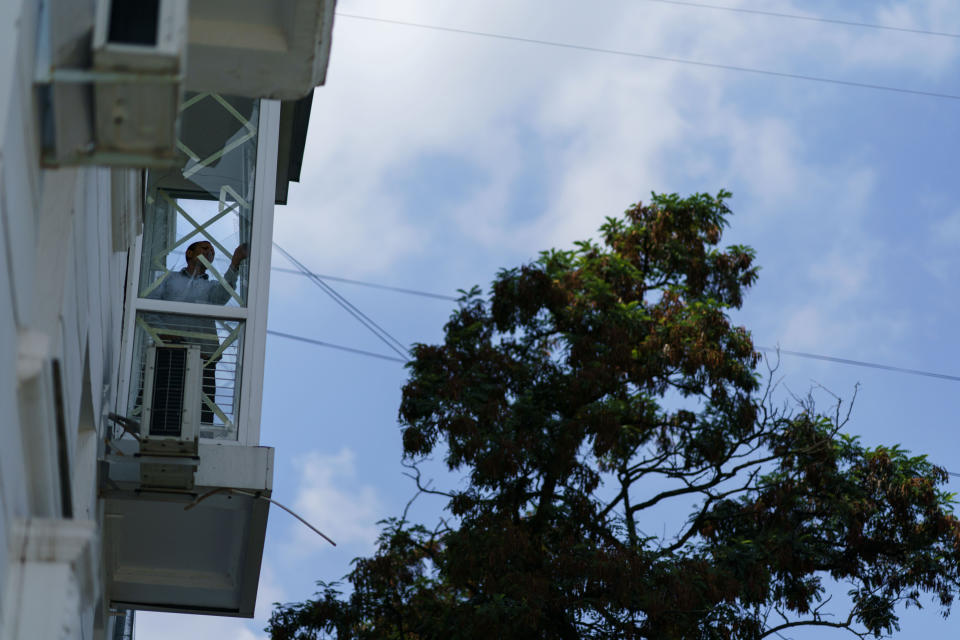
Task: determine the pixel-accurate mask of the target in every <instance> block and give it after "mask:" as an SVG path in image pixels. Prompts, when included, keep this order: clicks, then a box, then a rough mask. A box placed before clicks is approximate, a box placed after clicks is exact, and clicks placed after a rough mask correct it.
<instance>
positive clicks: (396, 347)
mask: <svg viewBox="0 0 960 640" xmlns="http://www.w3.org/2000/svg"><path fill="white" fill-rule="evenodd" d="M273 246H274V247H276V248H277V250H278V251H280V253H282V254H283V255H284V257H286V259H287V260H289V261H290V262H291V264H293V265H294V266H295V267H297V269H299V270H300V271H301V273H303V274H304V275H306V276H308V277H309V278H310V280H311V281H312V282H313V283H314V284H315V285H317V286H318V287H320V289H321V290H322V291H323V292H324V293H326V294H327V295H328V296H330V297H331V298H332V299H333V301H334V302H336V303H337V304H338V305H340V306H341V307H342V308H343V309H344V310H345V311H347V313H349V314H350V315H352V316H353V317H354V318H355V319H356V320H357V321H358V322H360V324H362V325H363V326H364V327H366V328H367V329H368V330H370V332H371V333H373V334H374V335H375V336H377V338H379V339H380V341H381V342H383V343H384V344H385V345H387V346H388V347H389V348H390V349H391V350H392V351H394V352H395V353H396V354H397V355H399V356H400V357H408V356H409V355H410V352H409V351H408V350H407V348H406V347H405V346H404V345H403V343H401V342H400V341H399V340H397V339H396V338H394V337H393V336H392V335H391V334H390V332H388V331H387V330H386V329H384V328H383V327H381V326H380V325H378V324H377V323H376V322H374V321H373V320H372V319H371V318H370V317H369V316H368V315H366V314H365V313H364V312H362V311H360V309H358V308H357V307H356V306H355V305H354V304H353V303H351V302H350V301H349V300H347V299H346V298H344V297H343V296H342V295H340V293H338V292H337V290H336V289H334V288H333V287H331V286H330V285H329V284H327V283H326V282H324V281H323V280H322V279H321V278H320V277H319V276H318V275H317V274H315V273H313V272H312V271H310V269H308V268H307V267H306V266H305V265H304V264H303V263H302V262H300V261H299V260H297V259H296V258H294V257H293V256H292V255H291V254H290V252H288V251H287V250H285V249H284V248H283V247H281V246H280V245H279V244H277V243H276V242H274V243H273Z"/></svg>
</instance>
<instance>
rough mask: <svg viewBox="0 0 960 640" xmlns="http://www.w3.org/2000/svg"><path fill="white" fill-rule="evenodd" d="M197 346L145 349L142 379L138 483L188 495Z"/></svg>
mask: <svg viewBox="0 0 960 640" xmlns="http://www.w3.org/2000/svg"><path fill="white" fill-rule="evenodd" d="M201 362H202V361H201V358H200V347H199V346H197V345H165V346H157V345H151V346H150V347H148V348H147V358H146V363H145V365H146V366H145V368H144V378H143V415H142V418H143V419H142V420H141V422H140V453H139V456H140V458H141V464H140V480H141V484H142V485H143V486H144V487H154V488H163V487H166V488H180V489H192V488H193V482H194V473H195V472H196V469H197V451H198V447H199V435H200V403H201V393H200V390H201V385H202V369H203V365H202V364H201Z"/></svg>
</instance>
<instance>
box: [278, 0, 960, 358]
mask: <svg viewBox="0 0 960 640" xmlns="http://www.w3.org/2000/svg"><path fill="white" fill-rule="evenodd" d="M731 6H743V7H746V8H759V9H768V10H773V11H780V12H786V13H808V11H807V9H806V8H805V7H804V5H803V4H802V3H784V2H776V3H760V4H759V5H757V4H756V3H747V2H734V3H733V4H732V5H731ZM844 9H845V8H843V7H837V8H835V12H836V13H835V14H831V16H832V17H837V18H840V19H854V20H857V19H861V20H865V21H872V22H879V23H882V24H901V25H912V26H917V27H919V28H936V27H937V25H944V24H951V23H953V24H956V23H957V22H960V5H957V4H956V3H955V2H952V1H951V0H933V1H931V2H927V3H923V5H922V6H919V5H917V4H916V3H910V2H906V1H901V2H885V3H883V4H882V5H878V6H877V7H876V8H875V9H873V15H865V16H857V15H853V14H850V13H845V12H844ZM339 10H340V11H341V12H345V13H357V14H363V15H368V16H376V17H383V18H392V19H399V20H408V21H413V22H423V23H428V24H437V25H446V26H450V27H454V28H464V29H475V30H479V31H488V32H495V33H504V34H511V35H516V36H521V37H530V38H540V39H544V40H553V41H560V42H570V43H577V44H583V45H586V46H598V47H604V48H610V49H618V50H623V51H634V52H639V53H652V54H658V55H666V56H676V57H681V58H685V59H691V60H702V61H709V62H717V63H721V64H731V65H740V66H745V67H755V68H761V69H771V70H779V71H785V72H794V73H806V74H811V75H818V76H827V77H837V78H840V79H853V80H858V79H859V80H863V81H866V82H876V83H879V84H903V83H907V80H909V81H911V82H912V81H913V79H914V78H916V79H917V82H919V83H920V84H921V85H925V86H929V87H931V88H934V89H935V88H936V82H937V81H938V80H939V79H941V76H942V75H943V74H944V73H946V71H947V70H949V69H950V64H951V63H954V62H955V61H956V58H957V52H958V49H957V43H956V42H955V41H954V40H951V39H949V38H936V37H929V36H928V37H921V36H918V35H915V34H903V33H895V32H889V31H879V30H871V29H862V28H854V27H849V26H841V25H827V24H823V23H812V22H811V23H807V22H800V21H789V20H778V19H774V18H770V17H763V16H750V15H745V14H735V13H729V12H723V11H710V10H706V9H695V8H692V7H679V6H675V5H665V4H660V3H653V2H633V1H628V2H616V1H611V2H606V3H602V4H601V5H591V6H590V7H589V9H588V10H585V9H584V6H583V4H582V3H579V2H572V1H568V0H555V1H553V2H550V3H546V2H525V3H513V2H507V0H490V1H486V2H477V1H470V0H465V1H463V2H458V3H448V2H442V1H440V0H419V1H418V0H410V1H408V2H404V3H403V4H402V5H397V4H396V3H392V2H387V1H386V0H364V1H363V2H359V1H354V2H350V1H348V0H345V1H343V2H341V4H340V9H339ZM879 71H883V72H884V73H883V74H879V73H878V72H879ZM905 74H907V75H905ZM911 86H912V85H911ZM758 87H759V88H760V89H758ZM798 88H799V90H798ZM921 88H922V87H921ZM758 91H762V92H763V95H762V96H759V97H762V98H763V99H765V100H766V99H769V100H774V101H777V100H779V102H775V108H770V109H769V110H768V111H766V112H764V111H762V110H761V109H762V107H759V106H758V105H757V100H754V99H752V96H755V95H756V94H757V93H758ZM840 91H843V92H845V93H843V94H842V95H855V94H850V93H849V92H857V91H859V92H861V93H863V98H862V100H859V101H855V102H857V103H858V104H860V105H864V106H865V105H869V104H870V100H871V96H870V94H867V93H866V92H865V90H862V89H851V88H842V89H841V88H831V87H829V86H827V85H819V84H813V83H800V81H796V80H788V79H782V78H781V79H777V78H760V77H758V76H753V75H749V74H738V73H735V72H732V71H724V70H717V69H704V68H697V67H691V66H684V65H678V64H672V63H667V62H654V61H649V60H642V59H637V58H629V57H620V56H612V55H604V54H600V53H594V52H584V51H571V50H568V49H562V48H553V47H547V46H538V45H534V44H529V43H519V42H506V41H502V40H493V39H489V38H482V37H477V36H470V35H465V34H453V33H443V32H436V31H430V30H424V29H417V28H413V27H404V26H400V25H390V24H381V23H376V22H369V21H360V20H355V19H349V18H346V17H341V18H339V19H338V23H337V25H336V30H335V38H334V51H333V55H332V62H331V68H330V73H329V76H328V83H327V86H326V87H323V88H321V89H320V90H318V91H317V97H316V99H315V103H314V115H313V118H312V122H311V126H310V140H309V141H308V145H307V151H306V154H307V155H306V159H305V163H304V184H303V185H302V186H300V187H299V188H295V190H294V191H293V197H291V203H292V204H291V206H289V207H287V208H286V210H281V211H280V212H278V220H279V221H280V222H279V223H278V225H277V235H278V238H279V240H280V242H281V244H284V245H285V246H288V248H290V249H291V250H292V251H293V252H294V253H296V254H298V255H305V254H306V255H310V259H309V260H308V261H309V262H310V263H311V265H312V266H315V267H316V268H318V269H328V270H331V271H333V270H339V271H343V272H347V273H351V274H356V275H362V274H363V273H373V272H379V273H383V272H384V271H387V270H389V269H390V268H391V267H392V266H393V265H396V264H399V263H400V262H401V261H402V260H404V259H406V258H409V257H411V256H416V255H418V254H420V253H423V252H427V251H429V250H430V249H431V247H433V246H436V245H437V244H444V245H448V244H451V245H452V244H455V243H456V242H460V241H463V242H469V243H472V244H471V246H472V247H474V248H483V249H486V250H489V251H494V250H498V251H499V250H503V249H506V250H513V251H517V252H521V253H525V254H527V255H533V253H534V252H535V251H536V250H538V249H541V248H544V247H547V246H557V245H565V244H568V243H569V242H570V241H572V240H574V239H577V238H582V237H586V236H590V235H593V234H594V233H595V231H596V228H597V226H598V224H599V223H600V222H601V221H602V218H603V216H606V215H615V214H617V213H619V212H620V211H622V210H623V209H624V208H625V207H626V206H627V205H628V204H630V203H631V202H635V201H636V200H637V199H638V198H646V195H647V194H648V193H649V192H650V191H651V190H656V191H681V192H689V191H691V190H706V191H713V192H715V191H716V190H717V189H719V188H721V187H729V186H733V185H734V184H736V185H737V187H736V188H735V191H736V195H737V200H736V201H735V202H734V203H733V204H734V207H735V209H737V210H738V212H739V213H738V217H737V220H738V221H744V219H746V220H745V221H749V222H752V223H755V224H756V225H757V228H760V229H763V230H765V232H768V233H775V232H781V233H784V234H791V235H795V236H796V242H797V243H806V244H807V246H808V251H807V253H806V254H804V255H803V256H802V261H798V263H797V270H798V271H799V272H801V273H800V276H799V277H798V279H797V280H795V281H791V282H796V283H802V284H804V285H807V286H818V287H826V288H827V289H828V291H827V292H826V297H825V299H826V301H827V302H826V303H825V304H824V305H822V306H820V307H819V309H818V310H817V312H818V313H819V314H822V315H824V316H825V317H828V318H829V322H825V323H822V324H818V323H816V322H809V320H810V317H809V313H807V312H804V311H803V309H804V304H805V303H804V302H802V301H801V302H798V303H795V304H791V305H785V306H783V307H782V308H781V309H778V310H777V311H776V312H775V313H776V315H777V316H778V317H779V327H781V328H783V327H786V326H787V325H788V324H790V326H793V327H795V329H791V330H790V331H789V333H791V334H793V333H795V334H796V335H797V336H800V335H801V333H799V332H798V331H799V329H796V327H800V326H801V325H803V327H804V331H803V333H802V335H804V336H806V337H805V338H804V339H803V340H806V341H809V342H810V343H814V342H815V341H816V340H817V339H818V338H819V339H825V338H831V339H833V340H839V339H840V338H841V337H842V336H847V337H848V338H849V339H855V338H856V336H858V335H860V334H859V330H860V329H863V327H862V326H861V327H859V328H856V327H855V326H854V323H855V319H853V318H851V317H850V314H843V313H842V310H843V309H844V308H845V305H849V304H851V303H852V302H854V301H858V300H859V301H861V302H862V301H864V300H868V299H869V295H870V290H871V284H872V283H871V280H870V277H871V274H873V273H875V266H876V261H877V260H878V259H879V256H880V255H881V254H882V251H883V249H884V247H882V246H881V245H879V244H878V243H876V242H874V241H872V240H870V235H871V230H870V228H869V224H868V222H866V221H865V216H866V214H867V212H868V211H869V202H870V199H871V197H872V196H873V194H874V193H875V191H876V177H875V174H874V172H873V171H872V169H871V168H870V166H871V164H872V162H873V158H872V157H871V155H870V154H871V151H870V149H869V148H868V147H867V146H866V145H864V146H862V147H860V148H842V149H837V154H836V155H835V156H831V157H828V158H823V157H816V156H815V155H813V154H812V152H811V149H810V148H809V146H808V143H807V139H806V135H807V133H808V131H809V126H810V125H809V123H808V124H806V125H805V124H804V118H816V117H819V116H818V115H816V114H824V115H829V112H830V109H831V108H834V107H835V105H836V104H837V95H838V92H840ZM751 92H752V93H751ZM811 114H813V115H811ZM330 123H337V126H335V127H334V126H331V124H330ZM805 127H806V129H805ZM426 157H433V158H451V159H455V160H456V161H457V162H462V163H463V165H464V167H468V168H469V170H470V171H471V173H472V175H471V176H470V188H469V189H468V190H467V191H466V192H464V193H457V194H456V196H455V197H453V198H451V199H450V203H449V205H446V206H448V209H446V210H443V211H431V212H425V211H424V210H423V209H422V208H421V206H420V202H419V200H418V199H416V198H414V199H413V200H412V201H411V200H410V198H411V196H410V193H409V192H408V190H407V185H406V184H405V180H407V179H408V178H409V179H411V180H416V181H418V184H421V187H420V188H421V189H424V188H427V189H434V190H436V191H443V190H444V189H447V188H449V186H450V185H448V184H446V183H445V182H444V181H443V179H442V178H437V179H431V176H429V175H427V176H423V175H417V174H414V175H413V177H412V178H411V177H410V174H409V172H411V171H414V170H415V169H416V168H417V167H418V166H419V165H418V163H420V162H422V160H423V159H424V158H426ZM531 165H534V166H532V167H531ZM531 170H532V171H533V172H535V173H536V175H537V176H538V179H539V184H537V185H536V188H537V189H540V190H542V191H543V197H542V198H540V199H539V200H537V202H538V204H537V205H536V206H538V207H540V210H537V211H531V212H527V213H526V215H523V216H522V219H520V218H521V217H520V216H518V215H517V212H516V211H515V210H513V208H512V207H515V206H517V205H516V203H515V199H516V192H517V190H518V189H523V188H533V187H532V186H531V185H527V184H525V181H526V180H527V179H528V176H529V173H530V172H531ZM423 185H427V186H423ZM798 203H804V204H802V205H800V204H798ZM745 205H746V206H745ZM433 206H438V205H433ZM428 214H429V215H428ZM740 224H742V222H741V223H740ZM761 263H763V256H762V255H761ZM438 266H439V267H441V268H442V265H438ZM833 276H836V277H833ZM805 313H807V315H804V314H805ZM794 316H796V317H794ZM804 318H806V320H804ZM791 323H792V324H791ZM837 323H847V324H848V330H844V331H836V330H831V331H830V334H829V335H823V334H820V335H819V336H817V335H814V331H815V328H816V327H818V326H822V327H823V328H824V331H826V327H827V326H831V327H835V326H836V324H837ZM896 324H897V323H896V322H893V323H892V324H891V326H890V327H887V328H886V329H884V331H892V330H893V328H892V327H893V326H894V325H896ZM777 337H780V338H782V339H784V340H786V334H781V335H778V336H777ZM798 339H799V338H798ZM784 344H785V346H786V347H789V345H786V343H784ZM841 346H842V345H841Z"/></svg>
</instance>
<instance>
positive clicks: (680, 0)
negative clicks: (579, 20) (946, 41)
mask: <svg viewBox="0 0 960 640" xmlns="http://www.w3.org/2000/svg"><path fill="white" fill-rule="evenodd" d="M647 2H659V3H661V4H675V5H680V6H683V7H693V8H696V9H715V10H717V11H730V12H733V13H748V14H752V15H756V16H768V17H771V18H786V19H788V20H806V21H808V22H823V23H826V24H840V25H844V26H847V27H863V28H865V29H881V30H883V31H900V32H901V33H916V34H919V35H924V36H939V37H942V38H960V34H957V33H946V32H943V31H928V30H926V29H911V28H909V27H896V26H887V25H883V24H872V23H869V22H856V21H853V20H835V19H833V18H821V17H820V16H802V15H799V14H796V13H778V12H776V11H761V10H759V9H744V8H742V7H724V6H721V5H716V4H707V3H705V2H686V1H685V0H647Z"/></svg>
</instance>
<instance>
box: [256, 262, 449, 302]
mask: <svg viewBox="0 0 960 640" xmlns="http://www.w3.org/2000/svg"><path fill="white" fill-rule="evenodd" d="M271 270H272V271H280V272H281V273H291V274H293V275H297V276H306V275H307V274H305V273H303V272H302V271H298V270H297V269H285V268H283V267H273V268H272V269H271ZM316 276H317V277H318V278H321V279H323V280H333V281H334V282H345V283H347V284H358V285H360V286H363V287H372V288H374V289H383V290H385V291H396V292H398V293H408V294H410V295H413V296H423V297H425V298H436V299H438V300H450V301H452V302H457V301H458V300H460V298H457V297H456V296H448V295H444V294H442V293H430V292H429V291H419V290H417V289H404V288H403V287H391V286H389V285H385V284H376V283H374V282H364V281H363V280H351V279H350V278H340V277H337V276H328V275H324V274H322V273H318V274H316Z"/></svg>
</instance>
